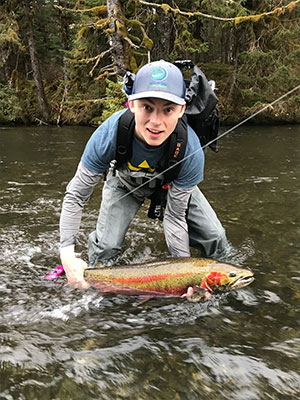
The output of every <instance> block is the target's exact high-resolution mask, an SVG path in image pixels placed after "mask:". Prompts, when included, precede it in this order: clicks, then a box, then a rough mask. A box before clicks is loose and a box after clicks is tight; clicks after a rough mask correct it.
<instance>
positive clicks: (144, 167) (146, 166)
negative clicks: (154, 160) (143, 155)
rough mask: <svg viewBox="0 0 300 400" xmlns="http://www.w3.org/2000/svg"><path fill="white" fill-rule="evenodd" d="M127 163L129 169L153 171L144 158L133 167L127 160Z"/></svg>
mask: <svg viewBox="0 0 300 400" xmlns="http://www.w3.org/2000/svg"><path fill="white" fill-rule="evenodd" d="M127 163H128V168H129V169H130V170H131V171H140V170H142V169H143V170H147V172H154V171H155V168H150V165H149V164H148V162H147V161H146V160H144V161H143V162H141V163H140V164H139V165H138V166H137V167H134V166H133V165H132V164H131V163H130V162H129V161H127Z"/></svg>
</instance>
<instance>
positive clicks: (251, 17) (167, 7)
mask: <svg viewBox="0 0 300 400" xmlns="http://www.w3.org/2000/svg"><path fill="white" fill-rule="evenodd" d="M139 2H140V3H141V4H144V5H146V6H149V7H155V8H161V9H163V10H164V11H165V12H168V11H172V12H173V13H174V14H180V15H185V16H187V17H197V16H199V17H204V18H210V19H214V20H217V21H231V22H234V23H235V24H239V23H241V22H244V21H249V20H252V21H254V22H256V21H258V20H259V19H260V18H262V17H265V16H267V15H277V16H279V15H281V14H284V13H285V12H286V11H287V10H288V11H290V12H291V11H292V10H293V9H294V8H295V7H296V6H297V4H298V3H300V0H295V1H291V2H290V3H289V4H287V5H286V6H282V7H277V8H275V9H274V10H272V11H268V12H264V13H261V14H255V15H247V16H245V17H232V18H230V17H226V18H225V17H218V16H216V15H210V14H205V13H203V12H201V11H194V12H187V11H181V10H180V9H179V8H173V7H171V6H170V5H169V4H156V3H149V2H148V1H145V0H139Z"/></svg>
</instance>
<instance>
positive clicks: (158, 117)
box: [150, 111, 162, 125]
mask: <svg viewBox="0 0 300 400" xmlns="http://www.w3.org/2000/svg"><path fill="white" fill-rule="evenodd" d="M150 121H151V122H152V123H153V124H155V125H160V124H161V122H162V113H161V112H159V111H153V112H152V113H151V118H150Z"/></svg>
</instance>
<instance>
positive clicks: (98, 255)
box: [88, 174, 229, 267]
mask: <svg viewBox="0 0 300 400" xmlns="http://www.w3.org/2000/svg"><path fill="white" fill-rule="evenodd" d="M126 193H128V189H127V188H126V187H125V186H124V185H123V184H122V183H121V182H120V180H119V179H118V177H117V176H112V175H111V174H109V175H108V177H107V180H106V182H105V184H104V187H103V192H102V202H101V207H100V212H99V217H98V221H97V226H96V230H95V231H94V232H92V233H91V234H90V236H89V241H88V255H89V267H93V266H95V264H97V263H104V264H105V263H106V262H107V261H109V260H111V259H113V258H115V257H116V256H117V255H118V254H119V252H120V251H121V249H122V246H123V243H124V240H125V234H126V232H127V230H128V228H129V225H130V223H131V221H132V220H133V218H134V216H135V215H136V213H137V212H138V210H139V208H140V206H141V205H142V203H143V200H144V199H142V198H140V199H139V198H136V197H134V196H133V195H132V194H131V195H128V196H126V197H123V196H124V195H126ZM187 223H188V232H189V240H190V246H191V247H194V248H197V249H199V250H200V251H201V255H202V256H204V257H211V258H221V257H225V256H226V254H227V253H228V251H229V245H228V242H227V239H226V235H225V230H224V228H223V227H222V225H221V223H220V221H219V219H218V217H217V216H216V214H215V212H214V210H213V209H212V207H211V206H210V204H209V203H208V201H207V200H206V198H205V197H204V195H203V194H202V193H201V191H200V190H199V189H198V187H196V188H195V190H194V191H193V192H192V194H191V197H190V202H189V208H188V212H187Z"/></svg>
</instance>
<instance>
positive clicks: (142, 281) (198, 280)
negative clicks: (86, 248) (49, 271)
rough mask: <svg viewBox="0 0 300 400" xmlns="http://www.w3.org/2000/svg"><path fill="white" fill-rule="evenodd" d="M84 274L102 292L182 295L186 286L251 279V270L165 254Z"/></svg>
mask: <svg viewBox="0 0 300 400" xmlns="http://www.w3.org/2000/svg"><path fill="white" fill-rule="evenodd" d="M84 277H85V279H86V281H87V282H88V283H90V284H91V285H92V286H94V287H96V288H98V289H100V291H102V292H103V293H122V294H128V295H151V296H182V295H184V294H185V293H186V292H187V290H188V288H189V287H192V288H193V289H194V290H195V291H197V290H200V291H201V290H206V291H209V292H210V293H215V292H224V291H229V290H234V289H238V288H241V287H244V286H247V285H249V284H250V283H251V282H253V280H254V277H253V273H252V272H251V271H249V270H247V269H242V268H239V267H237V266H235V265H233V264H229V263H225V262H220V261H216V260H210V259H206V258H169V259H165V260H155V261H152V262H146V263H144V264H134V265H128V266H116V267H101V265H99V268H93V269H86V270H85V274H84Z"/></svg>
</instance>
